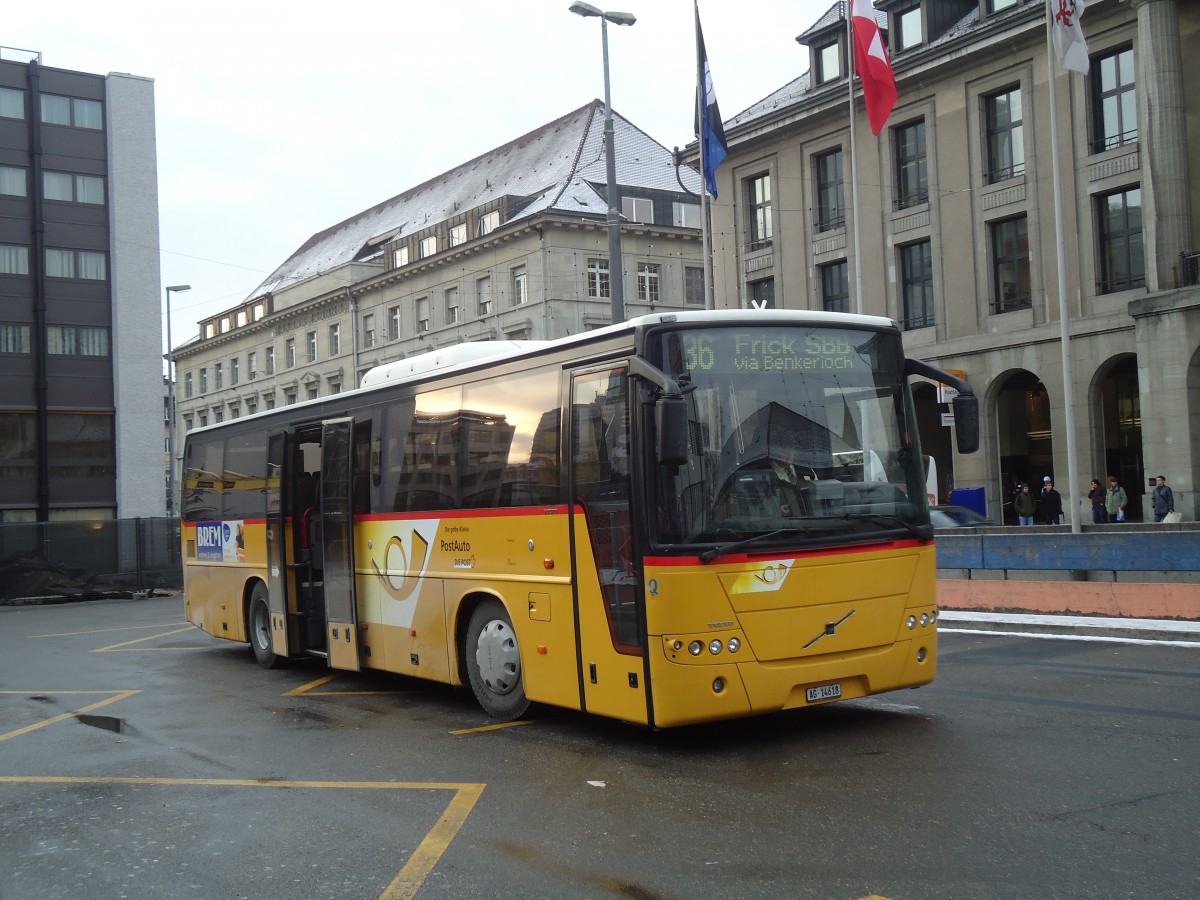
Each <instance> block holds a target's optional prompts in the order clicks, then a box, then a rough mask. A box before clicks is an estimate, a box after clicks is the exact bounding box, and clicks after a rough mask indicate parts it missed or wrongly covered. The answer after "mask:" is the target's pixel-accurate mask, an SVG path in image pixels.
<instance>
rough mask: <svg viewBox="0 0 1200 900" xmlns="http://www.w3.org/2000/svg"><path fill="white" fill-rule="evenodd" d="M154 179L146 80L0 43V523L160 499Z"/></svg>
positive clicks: (131, 509) (142, 510)
mask: <svg viewBox="0 0 1200 900" xmlns="http://www.w3.org/2000/svg"><path fill="white" fill-rule="evenodd" d="M14 56H18V57H22V58H20V59H15V58H13V57H14ZM156 185H157V155H156V144H155V133H154V85H153V82H152V81H150V80H148V79H145V78H138V77H135V76H131V75H123V74H109V75H94V74H89V73H85V72H72V71H67V70H64V69H54V68H49V67H43V66H42V65H41V61H40V55H39V54H36V53H34V54H28V53H15V52H10V51H7V50H0V309H2V312H0V467H2V471H3V475H4V477H3V479H0V522H14V521H55V520H71V519H95V518H112V517H118V516H119V517H123V518H125V517H139V516H161V515H163V514H164V511H165V508H166V492H165V486H164V484H163V482H161V481H159V480H157V479H147V478H146V477H145V473H146V472H148V471H154V472H156V471H158V470H159V469H160V468H161V461H162V458H163V443H162V442H163V405H162V403H163V400H162V386H163V372H162V358H161V333H160V330H159V329H158V328H147V327H146V323H147V322H157V321H159V316H160V305H159V261H158V194H157V188H156Z"/></svg>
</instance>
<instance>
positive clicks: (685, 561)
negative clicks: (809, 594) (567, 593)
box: [643, 540, 925, 567]
mask: <svg viewBox="0 0 1200 900" xmlns="http://www.w3.org/2000/svg"><path fill="white" fill-rule="evenodd" d="M923 546H925V544H924V543H922V542H921V541H918V540H903V541H888V542H887V543H882V544H855V545H854V546H850V547H822V548H821V549H819V550H795V551H782V552H781V551H771V550H761V551H757V552H755V553H730V554H729V555H728V556H721V557H719V558H718V560H710V561H709V562H706V563H702V562H701V561H700V557H699V556H647V557H646V558H645V559H644V560H643V562H644V563H645V565H647V566H662V567H667V566H701V565H703V566H711V565H713V563H715V562H717V561H720V562H721V563H744V562H754V561H756V560H762V559H814V558H816V557H821V556H847V555H861V554H864V553H881V552H886V551H888V550H906V549H909V548H911V547H923Z"/></svg>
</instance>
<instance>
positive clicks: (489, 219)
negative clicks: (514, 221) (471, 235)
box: [479, 209, 500, 237]
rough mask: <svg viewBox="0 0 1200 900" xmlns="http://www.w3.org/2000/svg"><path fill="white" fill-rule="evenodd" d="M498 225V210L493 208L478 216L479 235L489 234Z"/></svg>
mask: <svg viewBox="0 0 1200 900" xmlns="http://www.w3.org/2000/svg"><path fill="white" fill-rule="evenodd" d="M499 227H500V211H499V210H496V209H493V210H492V211H491V212H489V213H484V214H483V215H482V216H480V217H479V236H480V237H483V236H484V235H485V234H490V233H491V232H493V231H495V230H496V229H497V228H499Z"/></svg>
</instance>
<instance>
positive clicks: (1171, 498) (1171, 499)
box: [1150, 475, 1175, 522]
mask: <svg viewBox="0 0 1200 900" xmlns="http://www.w3.org/2000/svg"><path fill="white" fill-rule="evenodd" d="M1154 480H1155V481H1156V482H1158V483H1157V484H1156V485H1154V492H1153V493H1152V494H1151V495H1150V503H1151V505H1152V506H1153V507H1154V521H1155V522H1161V521H1162V520H1163V519H1165V518H1166V517H1167V513H1173V512H1175V493H1174V492H1173V491H1172V490H1171V488H1170V487H1168V486H1167V476H1166V475H1159V476H1158V477H1157V478H1155V479H1154Z"/></svg>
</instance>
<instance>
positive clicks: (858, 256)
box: [846, 0, 863, 316]
mask: <svg viewBox="0 0 1200 900" xmlns="http://www.w3.org/2000/svg"><path fill="white" fill-rule="evenodd" d="M853 20H854V10H853V8H852V7H851V5H850V2H849V0H847V2H846V71H847V72H848V73H849V77H848V78H847V79H846V82H847V84H848V85H849V88H850V210H851V212H852V213H853V215H854V311H855V312H856V313H858V314H859V315H860V316H861V315H862V313H863V296H862V293H863V272H862V241H861V238H860V236H859V230H858V147H857V144H856V142H855V140H854V132H855V131H856V130H857V129H855V127H854V26H853V25H852V24H851V23H852V22H853Z"/></svg>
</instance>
